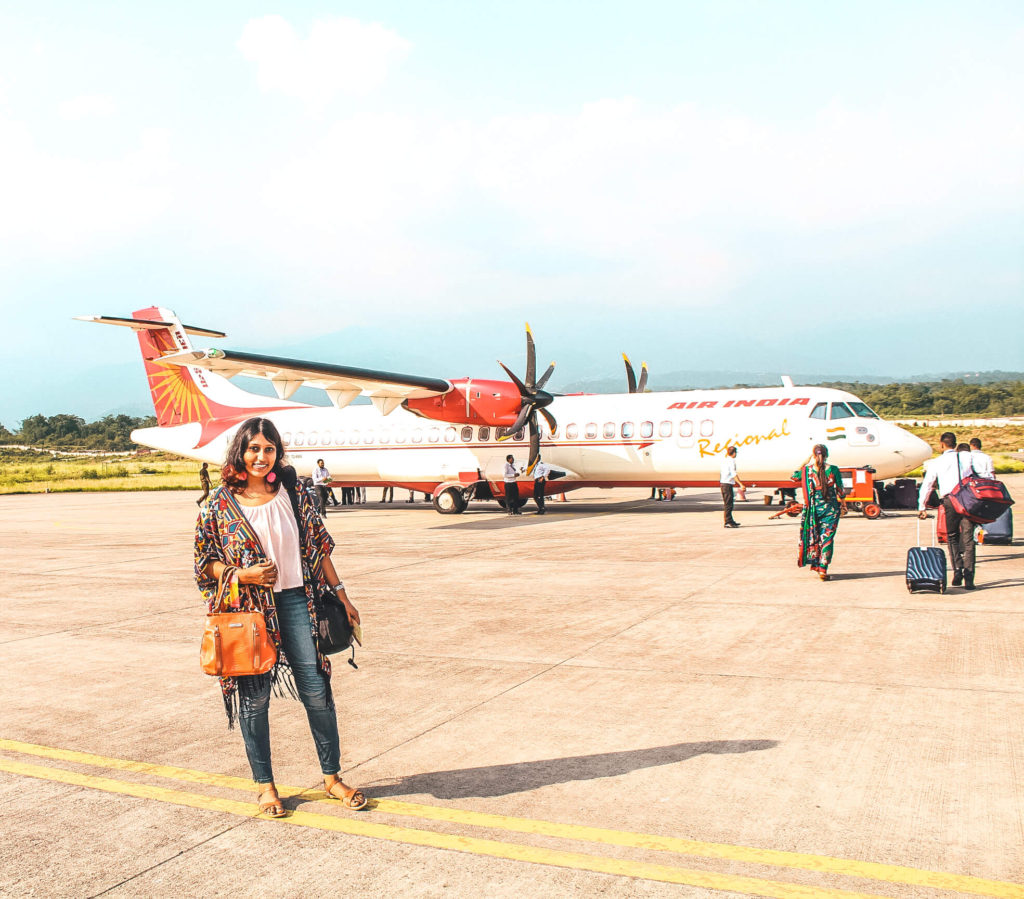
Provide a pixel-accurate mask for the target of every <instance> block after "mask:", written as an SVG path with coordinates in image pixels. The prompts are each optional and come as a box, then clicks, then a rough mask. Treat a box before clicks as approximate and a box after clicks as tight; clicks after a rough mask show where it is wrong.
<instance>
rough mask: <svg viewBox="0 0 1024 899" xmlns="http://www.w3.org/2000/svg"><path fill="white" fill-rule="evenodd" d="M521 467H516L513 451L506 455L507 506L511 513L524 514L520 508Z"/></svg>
mask: <svg viewBox="0 0 1024 899" xmlns="http://www.w3.org/2000/svg"><path fill="white" fill-rule="evenodd" d="M518 477H519V469H518V468H516V459H515V456H513V455H512V454H511V453H509V454H508V455H507V456H506V457H505V475H504V480H505V508H506V509H508V514H509V515H522V514H523V513H522V512H521V511H520V510H519V483H518V481H517V480H516V479H517V478H518Z"/></svg>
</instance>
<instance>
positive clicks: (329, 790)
mask: <svg viewBox="0 0 1024 899" xmlns="http://www.w3.org/2000/svg"><path fill="white" fill-rule="evenodd" d="M324 792H325V793H326V794H327V798H328V799H337V800H338V801H339V802H340V803H341V804H342V805H343V806H345V808H348V809H351V810H352V811H354V812H358V811H359V810H360V809H364V808H366V797H365V796H364V795H363V791H362V790H360V789H357V788H356V787H346V786H345V784H344V783H343V782H342V780H341V778H340V777H335V778H334V780H332V781H331V782H330V783H328V782H327V781H326V780H325V781H324Z"/></svg>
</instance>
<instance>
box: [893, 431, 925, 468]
mask: <svg viewBox="0 0 1024 899" xmlns="http://www.w3.org/2000/svg"><path fill="white" fill-rule="evenodd" d="M893 427H894V430H895V431H896V434H895V435H894V437H895V439H894V441H893V452H894V453H896V454H897V455H898V456H901V457H902V458H903V460H904V461H905V462H906V465H907V469H906V470H907V471H912V470H913V469H915V468H917V466H918V465H921V464H922V463H923V462H924V461H925V460H926V459H930V458H931V457H932V448H931V447H930V446H928V444H927V443H925V442H924V441H923V440H922V439H921V438H920V437H918V436H917V435H916V434H911V433H910V431H904V430H903V428H900V427H896V426H893Z"/></svg>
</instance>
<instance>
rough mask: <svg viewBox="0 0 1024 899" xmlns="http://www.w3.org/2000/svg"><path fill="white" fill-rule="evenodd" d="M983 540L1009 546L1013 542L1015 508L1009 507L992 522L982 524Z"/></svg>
mask: <svg viewBox="0 0 1024 899" xmlns="http://www.w3.org/2000/svg"><path fill="white" fill-rule="evenodd" d="M981 534H982V538H981V540H982V542H983V543H995V544H1002V545H1004V546H1009V545H1010V544H1011V543H1013V510H1012V509H1007V510H1006V511H1005V512H1003V514H1002V515H1000V516H999V517H998V518H997V519H996V520H995V521H993V522H992V523H991V524H986V525H982V528H981Z"/></svg>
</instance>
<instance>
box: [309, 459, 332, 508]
mask: <svg viewBox="0 0 1024 899" xmlns="http://www.w3.org/2000/svg"><path fill="white" fill-rule="evenodd" d="M330 482H331V473H330V472H329V471H328V470H327V468H326V466H325V465H324V460H323V459H317V460H316V468H314V469H313V486H314V487H315V488H316V497H317V504H318V505H319V506H320V510H319V511H320V514H321V515H324V514H326V512H327V497H328V496H329V495H330V487H328V486H327V485H328V484H329V483H330Z"/></svg>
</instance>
